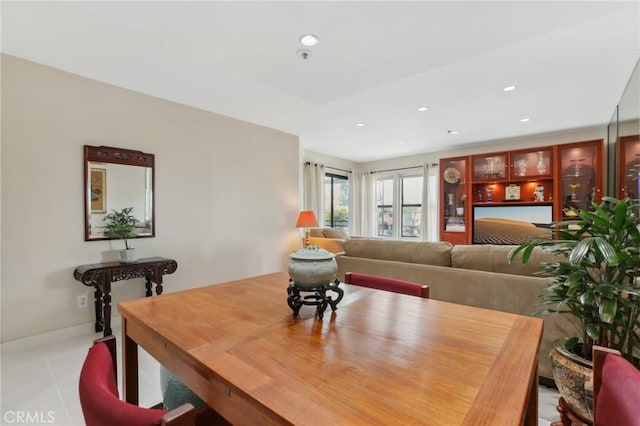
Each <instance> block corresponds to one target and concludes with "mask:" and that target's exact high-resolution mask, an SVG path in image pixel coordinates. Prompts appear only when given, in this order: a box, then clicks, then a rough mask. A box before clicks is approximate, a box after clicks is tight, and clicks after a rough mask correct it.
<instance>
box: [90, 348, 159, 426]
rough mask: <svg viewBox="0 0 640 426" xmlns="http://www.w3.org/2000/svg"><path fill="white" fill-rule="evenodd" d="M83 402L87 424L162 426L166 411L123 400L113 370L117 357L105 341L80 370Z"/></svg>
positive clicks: (93, 425)
mask: <svg viewBox="0 0 640 426" xmlns="http://www.w3.org/2000/svg"><path fill="white" fill-rule="evenodd" d="M79 390H80V405H81V406H82V414H83V415H84V419H85V423H86V424H87V426H114V425H127V426H151V425H159V424H160V421H161V418H162V416H164V415H165V414H166V411H164V410H155V409H148V408H142V407H138V406H136V405H132V404H128V403H126V402H125V401H122V400H121V399H120V398H119V396H118V384H117V382H116V376H115V372H114V370H113V358H112V357H111V353H110V352H109V348H108V347H107V344H106V343H105V342H98V343H96V344H94V345H93V346H92V347H91V348H90V349H89V353H88V354H87V357H86V359H85V361H84V364H83V366H82V370H81V372H80V385H79Z"/></svg>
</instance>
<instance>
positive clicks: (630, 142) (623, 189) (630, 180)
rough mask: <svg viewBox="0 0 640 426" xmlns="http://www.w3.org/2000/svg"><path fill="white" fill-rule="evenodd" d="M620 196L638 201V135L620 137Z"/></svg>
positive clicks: (639, 169)
mask: <svg viewBox="0 0 640 426" xmlns="http://www.w3.org/2000/svg"><path fill="white" fill-rule="evenodd" d="M618 171H619V176H620V177H619V179H620V181H619V182H620V184H619V186H618V187H619V188H620V194H619V196H620V198H626V197H629V198H631V199H632V200H635V201H636V202H640V195H639V194H640V179H639V178H640V135H632V136H622V137H621V138H620V163H619V164H618Z"/></svg>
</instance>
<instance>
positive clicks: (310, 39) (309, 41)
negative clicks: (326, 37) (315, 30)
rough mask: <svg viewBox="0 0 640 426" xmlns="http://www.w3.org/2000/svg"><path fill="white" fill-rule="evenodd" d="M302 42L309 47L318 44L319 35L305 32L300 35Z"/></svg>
mask: <svg viewBox="0 0 640 426" xmlns="http://www.w3.org/2000/svg"><path fill="white" fill-rule="evenodd" d="M300 44H302V45H303V46H307V47H311V46H315V45H316V44H318V37H316V36H314V35H313V34H305V35H303V36H301V37H300Z"/></svg>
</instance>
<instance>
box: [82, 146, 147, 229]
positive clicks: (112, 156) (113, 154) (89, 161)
mask: <svg viewBox="0 0 640 426" xmlns="http://www.w3.org/2000/svg"><path fill="white" fill-rule="evenodd" d="M154 162H155V159H154V156H153V154H147V153H145V152H141V151H132V150H129V149H121V148H112V147H108V146H89V145H85V146H84V194H85V195H84V239H85V241H93V240H109V239H113V238H110V237H107V236H105V235H104V221H103V219H104V217H105V216H106V215H107V214H108V213H110V212H111V211H113V210H118V211H119V210H122V209H123V208H125V207H133V211H132V214H133V215H134V216H135V217H136V219H138V222H139V223H140V227H139V228H138V229H137V230H136V237H137V238H144V237H154V236H155V234H156V232H155V209H154V200H153V189H154V170H153V167H154Z"/></svg>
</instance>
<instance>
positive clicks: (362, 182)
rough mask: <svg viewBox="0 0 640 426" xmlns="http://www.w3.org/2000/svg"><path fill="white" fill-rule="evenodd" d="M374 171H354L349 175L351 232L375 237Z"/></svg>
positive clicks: (351, 233)
mask: <svg viewBox="0 0 640 426" xmlns="http://www.w3.org/2000/svg"><path fill="white" fill-rule="evenodd" d="M374 194H375V182H374V179H373V173H371V172H357V171H353V172H352V173H351V176H349V234H350V235H357V236H362V237H373V236H375V232H376V211H375V199H374Z"/></svg>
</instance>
